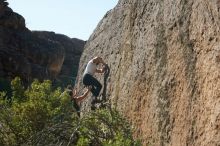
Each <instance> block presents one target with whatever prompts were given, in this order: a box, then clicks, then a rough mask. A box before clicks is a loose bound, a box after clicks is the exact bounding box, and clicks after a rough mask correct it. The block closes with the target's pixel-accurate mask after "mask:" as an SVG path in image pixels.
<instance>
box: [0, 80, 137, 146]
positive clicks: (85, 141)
mask: <svg viewBox="0 0 220 146" xmlns="http://www.w3.org/2000/svg"><path fill="white" fill-rule="evenodd" d="M11 88H12V90H13V92H12V97H10V98H5V96H6V93H5V92H0V111H1V112H0V145H2V146H17V145H28V146H29V145H39V146H41V145H42V146H43V145H51V146H52V145H53V146H56V145H59V146H62V145H63V146H64V145H65V146H66V145H69V146H72V145H74V146H75V145H76V146H87V145H88V146H132V145H140V144H139V142H136V141H135V140H133V138H132V129H131V126H130V125H129V123H128V122H127V121H126V120H125V119H124V118H123V117H122V116H121V115H120V114H119V112H117V111H116V110H115V109H112V108H111V107H108V108H105V109H99V110H96V111H93V112H89V113H85V114H84V115H83V117H81V118H79V117H78V116H77V114H76V113H75V112H74V110H73V108H72V103H71V101H70V97H69V95H68V94H67V93H65V92H63V91H62V90H61V88H56V89H54V88H53V87H52V85H51V81H49V80H46V81H44V82H42V83H40V82H39V81H38V80H35V81H34V82H33V83H32V84H31V85H30V86H29V87H28V88H27V89H25V88H24V87H23V86H22V82H21V80H20V79H19V78H15V79H14V80H13V81H12V82H11Z"/></svg>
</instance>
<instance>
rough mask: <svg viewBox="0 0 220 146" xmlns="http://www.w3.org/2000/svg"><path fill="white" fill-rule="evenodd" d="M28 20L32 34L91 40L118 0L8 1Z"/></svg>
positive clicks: (27, 25)
mask: <svg viewBox="0 0 220 146" xmlns="http://www.w3.org/2000/svg"><path fill="white" fill-rule="evenodd" d="M7 1H8V2H9V7H11V8H12V9H13V11H14V12H17V13H19V14H20V15H22V16H23V17H24V18H25V21H26V27H27V28H29V29H30V30H44V31H54V32H55V33H60V34H64V35H67V36H69V37H71V38H79V39H83V40H88V39H89V36H90V35H91V34H92V32H93V31H94V29H95V28H96V26H97V25H98V23H99V21H100V20H101V19H102V18H103V17H104V15H105V14H106V12H107V11H109V10H110V9H112V8H114V7H115V6H116V4H117V3H118V0H7Z"/></svg>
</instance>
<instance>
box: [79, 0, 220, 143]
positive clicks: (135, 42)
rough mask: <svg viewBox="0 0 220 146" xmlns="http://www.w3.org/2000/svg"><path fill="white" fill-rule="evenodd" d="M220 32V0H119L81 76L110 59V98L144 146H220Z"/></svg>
mask: <svg viewBox="0 0 220 146" xmlns="http://www.w3.org/2000/svg"><path fill="white" fill-rule="evenodd" d="M219 26H220V1H217V0H211V1H210V0H166V1H165V0H120V1H119V2H118V4H117V6H116V7H115V8H114V9H112V10H111V11H109V12H108V13H107V14H106V15H105V16H104V18H103V19H102V20H101V22H100V23H99V24H98V26H97V28H96V30H95V31H94V33H93V34H92V35H91V37H90V39H89V41H88V42H87V44H86V47H85V51H84V53H83V55H82V57H81V61H80V70H79V72H78V75H79V76H81V74H82V72H83V70H84V67H85V65H86V63H87V62H88V61H89V60H90V59H91V58H92V57H94V56H96V55H99V56H102V57H103V58H104V60H105V61H106V62H107V63H108V64H109V66H110V69H111V71H110V78H109V80H108V89H107V95H108V98H109V99H110V100H111V103H112V104H113V105H115V106H116V107H117V109H119V110H120V111H121V112H122V113H124V115H125V116H126V117H128V118H129V119H130V120H131V122H132V124H133V125H134V126H135V127H137V128H136V130H135V136H136V137H137V138H140V139H141V141H142V143H143V144H144V145H155V146H157V145H161V146H163V145H167V146H186V145H189V146H217V145H220V32H219V31H220V28H219ZM98 76H99V77H100V75H98ZM100 80H101V82H102V78H100Z"/></svg>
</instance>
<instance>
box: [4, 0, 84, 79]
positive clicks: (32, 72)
mask: <svg viewBox="0 0 220 146" xmlns="http://www.w3.org/2000/svg"><path fill="white" fill-rule="evenodd" d="M84 43H85V42H84V41H80V40H72V39H71V38H68V37H66V36H64V35H58V34H55V33H52V32H34V33H33V32H31V31H30V30H28V29H27V28H26V27H25V20H24V18H23V17H22V16H21V15H19V14H17V13H15V12H13V10H12V9H10V8H9V7H8V3H7V2H5V0H1V1H0V77H3V78H7V79H12V78H14V77H15V76H20V77H21V78H22V79H23V80H25V81H27V82H29V81H31V80H32V79H33V78H38V79H40V80H42V79H55V78H57V76H58V74H59V73H60V72H61V71H62V75H67V76H74V72H73V70H74V71H75V72H76V69H77V67H75V68H74V66H77V65H78V62H79V55H80V54H81V52H82V49H83V46H84ZM75 53H76V56H75ZM63 63H64V65H63ZM68 63H69V64H68ZM76 64H77V65H76ZM75 74H76V73H75Z"/></svg>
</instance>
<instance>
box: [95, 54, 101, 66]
mask: <svg viewBox="0 0 220 146" xmlns="http://www.w3.org/2000/svg"><path fill="white" fill-rule="evenodd" d="M101 62H102V58H101V57H98V56H96V57H94V58H93V63H95V64H99V63H101Z"/></svg>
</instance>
